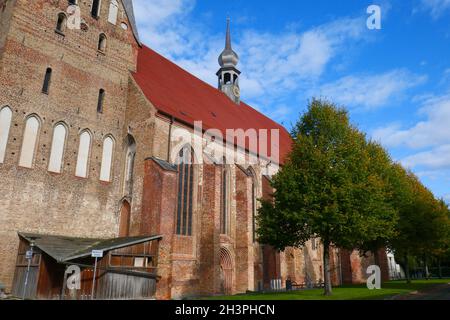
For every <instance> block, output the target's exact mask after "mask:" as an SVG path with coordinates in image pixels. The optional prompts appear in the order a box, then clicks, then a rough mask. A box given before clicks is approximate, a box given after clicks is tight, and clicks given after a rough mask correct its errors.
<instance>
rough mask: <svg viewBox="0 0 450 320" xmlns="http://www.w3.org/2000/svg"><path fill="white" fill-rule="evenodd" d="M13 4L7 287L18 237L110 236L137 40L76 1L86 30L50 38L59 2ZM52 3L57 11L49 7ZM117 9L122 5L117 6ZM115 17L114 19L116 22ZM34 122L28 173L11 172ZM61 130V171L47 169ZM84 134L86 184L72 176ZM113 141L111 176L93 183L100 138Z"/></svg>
mask: <svg viewBox="0 0 450 320" xmlns="http://www.w3.org/2000/svg"><path fill="white" fill-rule="evenodd" d="M9 2H10V3H11V4H13V3H14V4H15V6H14V10H13V11H12V12H11V11H8V10H9V8H8V9H7V10H6V11H5V12H6V13H8V14H9V13H12V16H11V20H10V24H9V29H8V28H7V27H6V24H4V21H3V17H5V13H3V15H2V25H1V28H2V29H1V31H2V32H3V31H5V30H8V33H7V35H6V38H5V37H4V34H3V33H2V36H3V37H2V38H0V41H1V42H3V43H4V46H3V54H2V55H1V64H0V68H1V69H0V92H1V95H0V107H2V106H5V105H8V106H10V108H11V109H12V111H13V119H12V126H11V131H10V135H9V141H8V145H7V150H6V159H5V162H4V163H3V164H0V175H1V177H2V183H1V185H0V194H1V196H0V225H1V226H2V228H1V230H0V243H1V244H2V246H1V248H0V258H1V259H0V282H3V283H5V284H6V285H7V286H8V287H10V286H11V282H12V277H13V273H14V264H15V256H16V253H17V246H18V243H19V241H18V238H17V232H18V231H26V232H38V233H49V234H66V235H71V236H89V237H111V236H115V235H116V234H117V233H118V213H119V210H120V208H119V200H120V198H121V192H120V185H121V180H122V178H121V177H122V168H123V152H122V142H123V139H124V137H123V132H124V130H123V125H124V122H125V120H124V119H125V109H126V100H127V92H128V88H127V87H128V79H129V70H134V69H135V67H136V66H135V64H136V55H137V43H136V42H135V40H134V38H133V36H132V33H131V30H130V29H129V30H128V31H124V30H122V29H121V28H120V26H119V25H117V26H113V25H111V24H109V23H108V22H107V21H106V19H107V10H108V7H109V6H106V5H103V6H102V12H101V18H100V19H99V20H95V19H93V18H91V17H90V15H89V7H88V5H87V4H86V3H84V2H80V7H81V10H82V16H83V18H84V19H85V21H86V23H87V25H88V27H89V29H88V31H81V30H66V32H65V36H61V35H59V34H57V33H55V26H56V21H57V15H58V13H60V12H61V11H64V10H65V4H67V2H66V1H59V2H55V1H44V0H35V1H26V0H17V1H9ZM58 3H59V4H58ZM120 10H121V11H122V12H123V8H120ZM119 16H120V15H119ZM101 32H104V33H105V34H106V35H107V37H108V46H107V50H106V54H101V53H99V52H98V51H97V41H98V36H99V34H100V33H101ZM48 67H50V68H52V70H53V76H52V81H51V87H50V93H49V95H47V94H43V93H42V92H41V89H42V84H43V79H44V74H45V71H46V69H47V68H48ZM100 88H103V89H105V90H106V98H105V104H104V112H103V113H102V114H99V113H97V110H96V108H97V100H98V92H99V89H100ZM31 114H36V115H37V116H38V117H39V119H40V120H41V128H40V132H39V139H38V142H37V150H36V156H35V161H34V165H33V168H32V169H26V168H20V167H18V161H19V156H20V148H21V144H22V136H23V132H24V126H25V120H26V118H27V116H29V115H31ZM60 121H62V122H64V123H65V124H66V125H67V127H68V136H67V140H66V148H65V153H64V159H63V163H64V165H63V171H62V173H61V174H52V173H49V172H48V171H47V168H48V159H49V155H50V146H51V143H52V141H51V140H52V132H53V127H54V126H55V124H56V123H58V122H60ZM83 129H89V130H90V132H91V133H92V137H93V141H92V147H91V154H90V159H89V160H90V161H89V176H88V178H87V179H80V178H77V177H75V166H76V159H77V152H78V145H79V133H80V131H81V130H83ZM108 134H110V135H112V136H113V137H114V139H115V142H116V144H115V149H114V150H115V152H114V161H113V171H112V179H111V182H110V183H103V182H100V181H99V173H100V162H101V158H102V145H103V139H104V138H105V137H106V135H108Z"/></svg>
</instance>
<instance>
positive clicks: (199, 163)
mask: <svg viewBox="0 0 450 320" xmlns="http://www.w3.org/2000/svg"><path fill="white" fill-rule="evenodd" d="M77 13H79V14H80V17H81V20H79V21H77V19H76V16H77ZM150 18H151V17H150ZM225 43H226V45H225V49H224V51H223V52H222V53H221V54H220V56H219V66H218V68H219V71H218V72H217V77H218V87H217V88H214V87H212V86H210V85H208V84H206V83H205V82H203V81H201V80H199V79H198V78H196V77H195V76H193V75H191V74H189V73H188V72H187V71H185V70H183V69H182V68H180V67H179V66H177V65H176V64H174V63H173V62H171V61H169V60H167V59H166V58H164V57H163V56H161V55H159V54H158V53H157V52H155V51H153V50H152V49H150V48H149V47H147V46H145V45H144V44H142V43H141V42H140V40H139V35H138V30H137V27H136V23H135V19H134V13H133V4H132V1H131V0H122V1H120V0H103V1H101V0H87V1H81V0H78V1H77V0H71V1H70V0H69V1H66V0H52V1H50V0H34V1H27V0H0V177H1V182H2V183H1V184H0V282H1V283H3V284H5V285H6V287H7V288H8V290H9V291H10V292H12V293H13V294H15V295H22V294H23V295H24V296H25V295H26V296H28V297H31V298H45V299H48V298H53V297H55V296H58V295H71V294H73V292H72V293H71V292H67V291H66V288H65V287H64V285H63V281H65V280H66V279H67V275H68V273H67V270H68V269H69V267H70V266H72V265H75V266H78V267H79V268H81V270H82V276H81V282H82V284H83V285H82V288H81V289H79V290H81V291H83V292H84V293H86V294H88V293H90V292H91V291H90V289H91V287H88V284H89V283H91V282H92V279H93V275H94V271H93V266H94V263H93V258H92V257H91V256H90V252H91V250H94V249H97V250H98V249H100V250H101V251H103V252H104V256H103V257H102V258H101V260H100V263H99V269H97V270H96V274H95V276H96V277H97V279H98V280H97V285H98V287H97V289H98V293H97V294H96V298H156V299H178V298H185V297H193V296H202V295H215V294H236V293H244V292H246V291H256V290H267V289H270V287H271V286H272V287H273V285H274V283H275V282H274V280H281V285H282V286H284V283H285V281H286V280H287V279H288V278H290V279H292V280H293V281H295V282H297V283H306V284H317V283H320V282H321V279H322V271H323V270H322V268H323V262H322V248H321V245H320V241H319V239H312V240H311V241H310V242H309V243H308V244H307V245H305V246H304V247H303V248H296V249H294V248H289V249H287V250H286V251H285V252H281V253H280V252H276V251H275V250H274V249H273V248H271V247H270V246H267V245H264V244H261V243H258V241H257V238H256V236H255V228H256V224H255V216H256V215H257V210H258V206H259V203H258V199H261V198H265V199H268V198H270V196H271V193H272V190H271V188H270V177H271V176H272V175H274V174H275V173H276V172H277V170H278V169H279V167H280V166H281V165H282V163H283V159H284V157H285V156H286V154H287V153H288V152H289V147H290V143H291V140H290V136H289V133H288V132H287V131H286V129H284V128H283V127H282V126H280V125H279V124H277V123H275V122H274V121H272V120H270V119H268V118H267V117H265V116H264V115H262V114H261V113H259V112H258V111H256V110H255V109H253V108H252V107H250V106H248V105H247V104H245V103H244V102H242V101H241V99H240V90H239V78H240V71H239V70H238V68H237V66H238V61H239V58H238V55H237V54H236V53H235V52H234V51H233V49H232V44H231V36H230V29H229V25H228V28H227V34H226V41H225ZM218 54H219V53H218ZM199 122H201V124H202V129H201V130H200V132H199V131H198V130H196V124H198V123H199ZM229 129H234V130H236V131H239V130H241V131H243V132H245V133H249V132H251V130H254V131H255V132H256V134H255V136H256V141H257V143H256V146H255V145H253V144H252V143H251V142H248V141H250V140H252V139H251V137H248V136H246V137H245V139H241V140H240V139H238V138H236V139H235V138H234V137H233V139H231V143H226V144H223V143H220V140H219V139H215V137H216V136H217V133H221V134H222V135H223V136H226V135H227V130H229ZM180 132H181V133H182V134H181V135H180ZM208 132H209V133H208ZM211 132H215V134H210V133H211ZM263 132H269V133H270V134H268V135H267V136H268V139H263V136H264V134H263ZM249 136H250V134H249ZM186 137H187V138H188V139H187V141H196V143H197V147H194V146H193V145H191V144H190V143H189V142H186ZM247 138H248V139H247ZM253 140H254V139H253ZM199 150H200V151H199ZM223 150H225V151H223ZM229 152H232V153H233V155H237V156H238V157H239V158H240V159H242V161H241V162H235V161H229V159H230V156H229ZM218 154H220V156H218ZM231 158H232V159H233V160H234V159H235V158H234V156H233V157H231ZM255 159H256V161H251V160H255ZM30 249H32V250H33V251H32V254H31V255H30V254H29V252H30ZM385 260H386V255H385V254H384V252H380V253H379V254H378V260H377V261H380V263H381V265H382V266H384V265H385ZM331 262H332V273H333V277H332V278H333V282H334V283H335V284H342V283H358V282H361V281H363V280H364V279H365V277H366V275H365V267H366V266H367V265H370V264H373V257H369V258H364V259H363V258H360V257H359V255H358V253H357V252H353V253H351V252H347V251H344V250H339V249H334V250H332V254H331ZM28 267H29V268H28ZM27 268H28V269H27ZM382 269H383V271H385V270H384V268H382ZM386 271H387V270H386ZM384 273H385V272H384ZM26 277H28V278H27V279H28V280H27V281H28V282H27V281H24V280H25V278H26ZM24 282H27V284H26V285H24ZM118 283H120V284H121V285H122V287H120V288H119V287H118V285H117V284H118ZM74 297H76V298H80V293H78V294H75V296H74Z"/></svg>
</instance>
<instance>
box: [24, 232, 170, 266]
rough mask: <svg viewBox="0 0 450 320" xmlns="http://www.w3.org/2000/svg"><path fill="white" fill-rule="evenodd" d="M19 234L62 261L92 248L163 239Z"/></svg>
mask: <svg viewBox="0 0 450 320" xmlns="http://www.w3.org/2000/svg"><path fill="white" fill-rule="evenodd" d="M19 236H20V237H21V238H23V239H25V240H26V241H28V242H31V241H34V243H35V245H36V247H37V248H39V249H40V250H42V251H43V252H45V253H46V254H48V255H49V256H51V257H52V258H53V259H55V260H56V261H57V262H60V263H62V262H68V261H71V260H75V259H80V258H85V257H90V256H91V252H92V250H102V251H106V252H107V251H111V250H116V249H120V248H126V247H130V246H133V245H137V244H141V243H144V242H149V241H154V240H160V239H162V236H158V235H156V236H139V237H126V238H113V239H93V238H74V237H66V236H55V235H42V234H32V233H19Z"/></svg>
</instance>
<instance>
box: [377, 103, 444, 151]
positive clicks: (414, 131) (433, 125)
mask: <svg viewBox="0 0 450 320" xmlns="http://www.w3.org/2000/svg"><path fill="white" fill-rule="evenodd" d="M420 114H422V115H424V116H425V119H424V120H423V121H420V122H418V123H417V124H415V125H414V126H412V127H410V128H401V127H400V126H399V125H395V124H394V125H388V126H386V127H383V128H379V129H377V130H375V131H374V133H373V137H374V138H375V139H376V140H379V141H381V142H382V143H383V144H384V145H386V146H389V147H396V146H407V147H409V148H414V149H418V148H429V147H436V146H441V145H443V144H448V143H450V125H449V124H450V95H444V96H440V97H428V98H426V100H425V101H424V102H423V107H422V108H421V109H420Z"/></svg>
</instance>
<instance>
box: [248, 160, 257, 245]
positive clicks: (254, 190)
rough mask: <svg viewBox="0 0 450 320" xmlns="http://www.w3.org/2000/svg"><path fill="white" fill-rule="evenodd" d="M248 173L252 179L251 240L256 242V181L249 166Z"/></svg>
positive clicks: (254, 174)
mask: <svg viewBox="0 0 450 320" xmlns="http://www.w3.org/2000/svg"><path fill="white" fill-rule="evenodd" d="M248 175H249V177H250V179H251V181H252V188H251V199H250V201H251V209H252V237H253V242H256V240H257V239H256V227H257V226H256V213H257V212H256V211H257V207H256V201H257V200H256V197H257V189H256V187H257V184H256V183H257V181H256V173H255V171H254V170H253V168H251V167H250V168H249V169H248Z"/></svg>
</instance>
